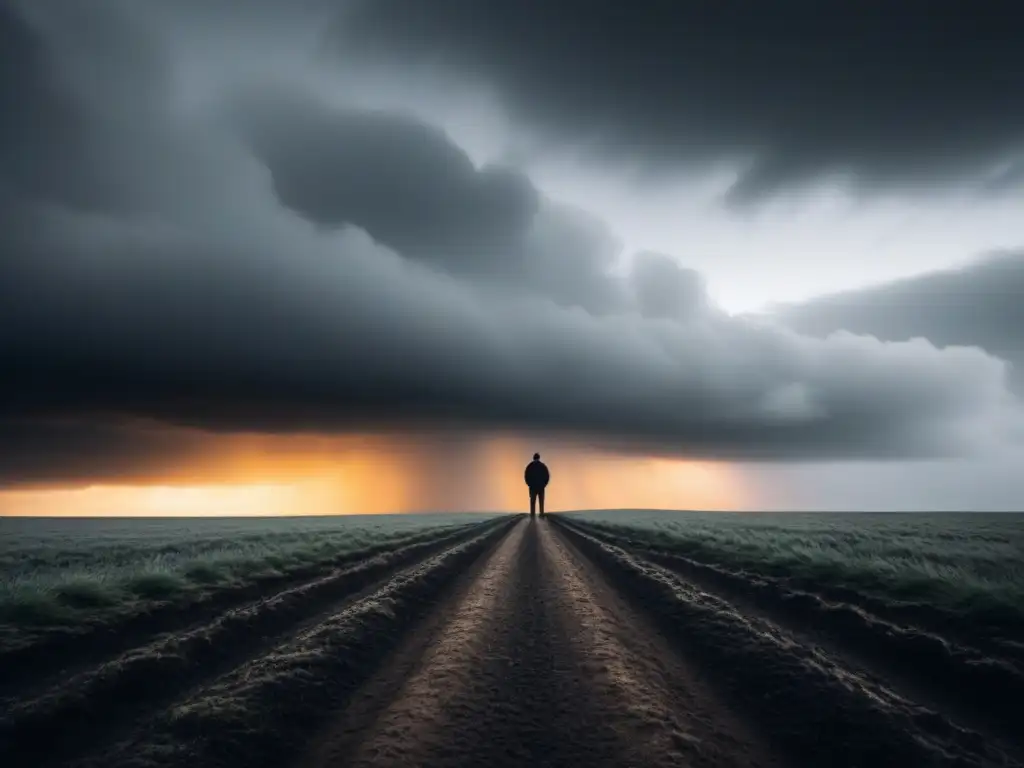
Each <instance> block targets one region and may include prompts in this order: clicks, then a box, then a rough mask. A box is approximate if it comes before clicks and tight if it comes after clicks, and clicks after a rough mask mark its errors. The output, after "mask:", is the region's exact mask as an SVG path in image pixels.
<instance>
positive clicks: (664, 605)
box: [556, 521, 1020, 768]
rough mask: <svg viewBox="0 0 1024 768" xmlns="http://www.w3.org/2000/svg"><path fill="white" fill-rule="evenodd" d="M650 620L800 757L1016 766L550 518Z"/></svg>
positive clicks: (844, 762)
mask: <svg viewBox="0 0 1024 768" xmlns="http://www.w3.org/2000/svg"><path fill="white" fill-rule="evenodd" d="M556 525H557V526H559V528H560V530H562V531H565V533H566V535H567V536H568V537H569V539H570V541H572V542H574V543H575V544H577V545H578V546H579V547H580V548H581V549H582V551H583V552H584V553H585V554H586V555H587V556H588V557H589V558H591V559H592V560H594V561H595V562H596V563H597V564H598V565H599V566H600V567H601V568H602V570H603V571H605V572H606V573H607V574H608V575H609V577H610V578H611V579H612V580H613V581H614V582H615V583H616V584H617V585H618V587H619V589H621V590H622V592H623V593H624V594H628V595H629V596H630V598H631V600H632V601H633V602H634V603H635V604H637V605H640V606H642V607H643V609H644V611H645V612H646V613H647V614H648V615H650V616H651V617H652V618H654V619H655V620H656V621H657V622H658V625H659V626H660V627H661V629H662V630H663V631H664V633H665V634H666V636H667V637H669V638H671V640H672V642H673V644H674V645H675V646H676V647H677V648H679V649H680V652H681V653H682V654H684V655H685V656H687V657H692V658H694V659H695V660H697V661H699V662H700V663H701V664H702V668H703V670H705V671H706V672H707V673H708V675H709V677H711V678H713V679H714V680H715V681H716V687H718V688H720V689H721V690H722V691H723V694H725V695H728V696H729V698H730V700H731V701H733V702H735V704H736V706H737V707H738V708H741V709H742V710H744V711H745V712H747V713H748V714H749V716H750V717H751V718H754V719H756V720H757V721H759V722H760V724H761V725H762V726H763V727H765V728H770V729H771V730H772V732H773V734H774V738H775V740H776V741H777V743H778V744H779V746H780V747H781V748H784V749H785V750H786V751H787V752H788V753H789V755H790V756H791V758H792V759H793V760H794V761H795V762H796V763H798V764H802V765H830V766H837V767H838V766H851V767H852V766H864V765H874V766H878V768H883V767H884V768H888V767H889V766H892V767H893V768H896V766H900V767H902V766H906V765H915V766H917V765H919V766H929V767H931V766H1011V765H1013V766H1019V765H1020V764H1019V763H1018V762H1016V761H1015V760H1014V759H1013V758H1011V757H1009V756H1008V755H1007V754H1006V753H1005V752H1004V751H1002V750H1000V749H999V748H998V747H996V746H994V745H992V744H989V743H986V740H985V738H984V737H983V736H982V735H980V734H979V733H977V732H975V731H972V730H970V729H967V728H963V727H960V726H957V725H956V724H954V723H952V722H950V721H949V720H948V718H946V717H944V716H943V715H941V714H939V713H937V712H934V711H931V710H928V709H927V708H925V707H922V706H920V705H918V704H915V703H914V702H913V701H909V700H907V699H906V698H904V697H902V696H900V695H899V694H897V693H895V692H894V691H893V690H891V689H890V688H889V687H887V686H886V685H885V684H884V682H882V681H877V680H873V679H869V678H867V677H865V676H864V675H862V674H859V673H858V672H857V671H856V670H853V669H850V668H849V667H847V666H846V665H844V664H843V662H842V660H841V659H837V658H835V657H834V656H832V655H830V654H828V653H827V652H825V651H823V650H822V649H820V648H817V647H814V646H810V645H806V644H803V643H801V642H799V640H797V639H795V638H793V637H791V636H789V635H788V634H787V633H785V632H784V631H782V630H780V629H779V628H778V627H777V626H775V625H773V624H772V623H770V622H766V621H764V620H762V619H760V618H759V617H757V616H755V615H752V614H748V613H744V612H743V611H742V610H738V609H737V607H736V606H734V605H732V604H730V603H729V602H727V601H724V600H722V599H720V598H717V597H715V596H713V595H711V594H708V593H707V592H705V591H703V590H700V589H698V588H696V587H694V586H693V585H692V584H690V583H689V582H687V581H686V580H684V579H681V578H680V577H679V576H678V575H676V574H673V573H671V572H670V571H667V570H665V569H663V568H661V567H659V566H657V565H655V564H653V563H650V562H647V561H644V560H643V559H637V558H635V557H633V556H631V555H630V554H629V553H628V552H627V551H626V550H624V549H622V548H621V547H618V546H616V545H614V544H612V543H610V542H604V541H601V540H600V539H597V538H594V537H592V536H590V535H588V534H587V533H586V532H584V531H583V530H581V529H580V528H578V527H577V526H575V525H573V524H571V523H570V524H566V523H565V522H564V521H558V522H557V523H556Z"/></svg>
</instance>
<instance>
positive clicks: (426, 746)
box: [0, 517, 1020, 768]
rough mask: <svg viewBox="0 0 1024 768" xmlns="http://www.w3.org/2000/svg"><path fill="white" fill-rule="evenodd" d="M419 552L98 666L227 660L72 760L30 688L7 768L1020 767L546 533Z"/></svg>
mask: <svg viewBox="0 0 1024 768" xmlns="http://www.w3.org/2000/svg"><path fill="white" fill-rule="evenodd" d="M419 546H421V547H423V549H422V551H420V550H416V552H412V553H405V554H403V555H400V556H399V555H397V554H396V555H395V557H394V558H392V559H390V560H388V559H385V560H380V559H378V560H377V561H375V562H377V565H376V566H375V567H376V568H377V570H376V571H374V572H373V573H374V575H375V577H376V579H375V580H374V579H370V578H369V577H366V578H363V579H361V580H358V579H357V580H355V581H354V582H353V585H354V586H353V588H352V590H351V591H350V592H349V593H346V592H345V589H344V588H343V587H342V586H339V585H341V584H343V583H347V582H344V579H345V578H346V577H345V573H347V572H345V573H342V574H339V575H336V576H333V577H330V579H329V583H330V584H331V585H333V586H332V587H331V592H330V602H329V603H326V604H325V603H323V602H321V601H319V600H312V599H311V598H309V599H308V600H307V601H306V602H302V601H300V602H294V601H296V600H298V598H295V597H292V598H291V599H292V600H293V602H292V603H291V605H292V607H291V609H290V610H288V611H283V610H281V609H277V608H272V607H271V608H266V607H260V608H259V609H256V615H257V616H261V617H262V618H261V619H260V620H259V621H258V626H260V627H261V628H263V630H261V631H266V632H267V634H265V635H264V636H263V639H262V640H257V639H254V638H253V637H251V636H245V637H246V638H247V641H246V643H243V644H242V645H244V646H245V647H244V649H242V648H241V646H239V638H240V637H242V635H240V634H239V633H238V632H237V631H236V632H233V633H227V634H224V633H225V632H226V630H224V629H223V628H222V627H221V628H218V629H214V628H211V627H212V625H210V626H207V625H204V628H198V629H197V628H194V627H193V628H191V629H189V630H188V631H187V632H186V631H184V630H183V631H182V632H180V633H177V634H175V633H172V634H171V639H170V640H169V639H168V638H164V639H162V640H159V641H156V640H155V641H153V643H152V644H151V645H150V646H147V647H149V648H150V650H149V651H146V652H143V651H142V650H140V649H135V650H134V651H130V652H128V653H127V654H125V655H122V656H118V657H117V658H116V659H114V660H111V661H108V662H106V667H105V668H106V669H107V672H106V673H105V674H106V677H102V678H101V679H102V680H105V681H106V682H104V683H103V685H102V686H101V687H100V688H99V689H97V688H96V687H95V686H96V683H95V675H97V674H99V672H98V671H97V670H95V669H94V670H91V671H90V670H86V671H85V672H81V673H79V675H78V677H76V678H73V679H71V680H70V681H67V682H65V684H64V688H65V689H70V690H74V689H75V686H76V685H77V686H79V688H80V689H81V691H82V692H85V693H80V694H79V695H80V696H86V695H88V693H87V692H88V691H93V692H95V690H110V688H111V686H113V687H114V689H118V688H117V681H118V680H119V679H120V678H119V674H118V672H117V670H123V669H125V668H127V667H126V666H125V665H126V664H128V663H129V662H130V660H131V659H132V658H136V659H137V658H139V657H140V654H141V657H142V658H150V657H152V656H153V655H154V654H156V655H157V656H161V655H163V656H166V655H167V654H168V653H169V651H168V650H167V649H166V647H165V646H166V643H168V642H177V643H179V645H180V644H182V643H183V644H184V645H180V647H183V648H186V649H192V648H193V646H192V645H190V644H188V643H187V642H186V641H185V640H184V639H183V638H185V637H194V636H195V635H196V633H197V632H198V633H199V635H200V636H201V637H203V638H205V640H204V642H206V644H207V645H211V644H212V645H214V646H215V645H217V644H218V643H220V644H221V645H220V647H221V648H222V649H223V650H222V652H221V653H220V654H217V655H216V658H215V659H214V660H210V658H208V654H207V655H203V654H198V655H196V653H197V652H196V651H194V650H188V651H187V654H192V655H188V656H187V659H186V662H187V663H185V665H184V667H182V668H183V669H185V670H188V671H187V673H186V676H187V677H188V678H189V681H188V684H187V685H184V684H182V685H177V686H176V685H175V684H174V678H172V677H167V676H161V674H159V671H160V670H162V669H163V667H162V666H161V665H160V664H158V663H156V662H153V661H150V662H148V665H147V666H146V667H145V669H150V670H155V671H154V672H153V674H152V675H151V677H150V678H148V685H144V684H140V683H139V680H136V683H135V684H134V685H133V686H131V687H124V686H122V688H120V689H118V690H123V691H124V692H126V695H127V692H129V691H130V692H132V695H133V696H135V697H136V700H135V701H134V702H133V703H131V704H130V705H128V706H126V705H125V702H124V701H123V700H120V704H119V705H118V706H114V707H112V708H111V709H110V718H111V721H110V722H107V721H105V720H104V719H103V711H102V708H101V710H100V711H99V712H98V713H94V714H93V722H94V724H95V728H94V729H93V732H92V733H91V738H89V739H84V737H83V739H84V740H83V741H81V742H79V743H77V744H76V743H72V744H70V746H65V747H64V748H61V749H58V748H57V747H55V746H53V745H52V744H48V743H46V742H45V739H44V741H43V742H39V741H38V739H39V738H41V737H42V735H43V734H44V733H45V732H46V728H47V727H48V726H57V725H59V724H60V722H61V721H60V720H59V719H54V718H56V717H57V715H55V714H54V713H59V712H60V711H62V710H60V708H59V707H57V706H56V705H55V704H54V697H55V696H56V697H57V699H58V700H59V699H60V696H59V695H58V694H57V693H52V692H51V693H50V694H41V693H39V692H38V691H35V692H33V694H32V697H29V698H28V699H26V700H24V701H20V702H17V703H16V704H15V705H14V706H11V707H9V709H8V712H7V713H6V715H5V717H4V719H3V721H2V724H3V726H4V729H3V730H2V731H0V738H3V737H7V738H8V739H9V740H8V742H7V745H8V748H9V749H8V752H7V754H11V755H13V756H14V757H15V759H14V760H13V761H10V762H8V761H7V760H5V761H4V763H5V765H13V766H18V765H29V764H31V765H35V766H45V765H58V764H59V765H79V766H101V765H102V766H103V767H104V768H111V766H118V765H138V766H169V765H185V764H190V765H204V766H225V768H234V767H235V766H242V765H246V766H262V765H266V766H289V767H290V768H321V767H325V768H326V767H327V766H337V767H338V768H341V767H342V766H352V767H359V768H371V767H375V766H380V767H384V766H387V767H389V768H391V767H394V768H399V767H401V766H439V767H440V768H446V767H449V766H484V767H485V768H498V767H499V766H519V765H528V766H587V768H601V767H602V766H652V767H655V768H656V767H657V766H670V765H672V766H694V767H700V766H737V767H738V766H823V765H831V766H868V765H870V766H872V768H884V767H886V766H1016V765H1020V763H1019V762H1017V761H1018V760H1019V758H1020V755H1019V744H1017V743H1015V740H1014V738H1013V736H1012V735H1010V736H1007V735H1006V733H1007V731H1006V729H1000V728H999V727H994V729H993V730H991V731H990V730H988V729H987V728H986V727H985V723H984V722H980V723H979V722H974V721H972V722H970V724H966V721H965V720H964V717H961V715H960V713H959V712H957V711H955V708H953V709H951V710H950V711H944V710H942V709H940V708H936V707H935V706H934V702H933V701H931V700H929V701H928V703H927V705H926V704H923V703H921V701H918V700H915V699H914V694H913V691H912V690H911V687H907V686H904V685H903V684H902V683H896V684H892V685H890V684H889V682H888V681H887V680H886V679H885V678H884V677H882V676H880V675H877V674H874V673H873V672H872V670H870V669H867V668H864V667H862V666H859V665H858V663H856V662H854V661H850V660H849V659H847V658H846V657H845V656H844V655H843V654H842V653H839V652H838V651H837V650H836V649H834V648H831V647H828V646H825V645H818V644H816V643H813V642H812V641H810V640H809V639H808V638H807V636H805V635H803V634H800V633H799V632H795V631H790V629H789V628H787V627H784V626H783V625H781V624H778V623H776V622H774V621H773V620H772V617H771V616H767V615H763V614H760V613H758V612H757V611H754V610H752V609H751V610H748V609H749V608H750V606H747V605H745V604H743V603H742V601H738V602H735V601H734V602H729V601H728V600H727V599H726V598H723V597H722V596H720V595H715V594H712V593H711V592H708V591H705V590H704V589H703V588H699V587H697V586H696V585H695V583H694V582H693V580H688V579H687V578H686V577H685V575H682V574H680V573H678V572H673V571H672V570H671V569H668V568H663V567H661V566H660V565H658V564H656V563H654V562H653V561H651V560H648V559H644V558H643V557H641V556H640V555H638V554H637V553H633V552H630V551H629V550H628V549H625V548H621V547H618V546H616V545H615V544H614V543H610V542H608V541H602V540H601V539H599V538H597V537H595V536H593V535H591V533H589V532H588V531H587V530H585V529H584V528H579V527H577V526H575V525H572V524H569V523H567V522H564V521H561V520H558V519H556V518H555V517H551V518H549V519H543V520H536V521H535V520H529V519H523V518H513V519H509V520H507V521H499V522H497V523H488V524H485V525H483V526H480V528H479V531H474V532H470V533H467V534H465V535H462V536H460V537H458V538H455V539H452V540H450V541H448V540H446V541H439V542H438V543H436V544H433V545H429V546H427V545H419ZM382 563H383V564H382ZM389 563H390V564H389ZM323 581H324V579H320V580H319V581H318V582H317V583H318V584H320V583H322V582H323ZM305 589H306V587H305V586H303V585H300V586H298V587H293V588H291V591H290V592H288V594H289V595H291V594H292V593H295V592H296V590H297V591H298V594H300V595H301V594H304V590H305ZM318 589H319V590H321V592H322V591H323V590H324V589H325V588H324V587H323V586H320V587H318ZM266 604H267V601H265V602H264V603H261V606H265V605H266ZM269 604H270V605H271V606H273V605H275V603H274V600H273V599H271V600H270V601H269ZM296 606H298V607H296ZM239 610H249V609H248V608H240V609H239ZM268 611H269V612H270V613H269V614H268ZM273 617H279V618H273ZM222 623H223V622H222ZM217 626H218V627H220V625H217ZM218 638H219V639H218ZM159 643H164V646H159ZM157 646H159V647H160V648H163V649H164V650H153V648H154V647H157ZM229 648H234V649H235V650H234V651H233V652H230V651H229V650H228V649H229ZM181 653H185V652H184V651H181V652H179V656H180V655H181ZM133 654H134V655H133ZM147 654H148V655H147ZM187 654H186V655H187ZM189 660H191V661H189ZM111 670H114V671H111ZM132 674H133V675H136V676H137V677H139V679H140V680H145V679H146V678H145V673H143V672H139V671H138V670H136V671H134V672H132ZM90 675H92V677H90ZM83 676H84V677H83ZM79 678H81V680H80V681H79V682H75V681H76V680H78V679H79ZM90 681H93V682H90ZM112 681H113V682H112ZM89 685H92V686H93V687H92V688H90V687H89ZM66 695H67V694H66V691H65V697H66ZM48 696H49V698H48ZM108 698H109V697H108ZM104 706H106V705H104ZM55 707H56V708H55ZM129 711H131V712H132V713H133V716H131V717H129V716H128V715H127V712H129ZM965 717H966V718H967V720H968V721H970V720H971V717H970V716H969V715H967V716H965ZM31 729H34V730H31ZM26 734H28V735H26ZM33 734H34V735H33ZM3 747H4V744H3V742H0V749H3Z"/></svg>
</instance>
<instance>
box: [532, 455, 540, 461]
mask: <svg viewBox="0 0 1024 768" xmlns="http://www.w3.org/2000/svg"><path fill="white" fill-rule="evenodd" d="M533 460H534V461H540V454H539V453H535V454H533Z"/></svg>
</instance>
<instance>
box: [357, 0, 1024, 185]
mask: <svg viewBox="0 0 1024 768" xmlns="http://www.w3.org/2000/svg"><path fill="white" fill-rule="evenodd" d="M1022 21H1024V11H1022V10H1021V7H1020V4H1019V3H1015V2H1010V0H994V1H993V2H987V3H984V4H983V5H973V6H968V5H967V4H965V3H964V2H960V1H959V0H895V1H887V2H880V1H875V0H872V1H870V2H863V3H852V2H850V3H824V2H818V1H817V0H783V1H782V2H776V3H772V4H771V7H770V8H768V7H765V8H760V7H759V6H758V7H755V6H753V5H743V6H741V5H737V4H731V3H715V2H701V1H700V0H638V1H637V2H631V3H619V2H611V1H610V0H519V1H518V2H507V3H486V2H478V1H477V0H434V1H433V2H420V0H366V1H365V2H358V3H354V4H353V7H352V8H350V9H349V12H348V13H347V14H346V15H345V17H344V21H343V23H340V24H338V26H337V30H338V32H337V35H338V37H339V39H340V43H339V45H338V49H339V51H340V52H341V55H342V56H344V57H347V58H348V59H349V60H350V61H351V60H353V59H355V60H372V61H374V62H376V63H379V64H383V65H385V66H391V67H393V68H394V69H396V70H398V69H400V68H402V67H408V66H413V67H432V68H435V69H437V70H440V71H441V72H446V73H448V74H449V75H451V76H453V77H454V78H464V79H469V80H476V81H483V82H484V83H486V84H489V85H492V86H493V87H494V88H495V89H496V90H497V93H498V95H499V97H500V98H501V99H502V101H503V103H504V104H505V106H506V107H507V108H508V109H509V110H510V112H511V113H512V115H513V117H515V118H519V119H521V120H524V121H526V122H527V123H529V124H530V125H532V126H534V127H536V128H538V129H539V130H540V131H542V132H543V133H544V134H546V135H547V137H548V138H549V139H550V140H553V141H557V142H560V143H563V144H566V145H568V146H572V147H575V146H578V145H584V146H586V147H588V148H590V149H592V150H593V151H595V152H597V153H599V154H604V155H607V156H609V157H615V158H620V159H621V158H625V159H633V160H635V161H636V162H637V163H638V164H640V165H641V166H644V167H647V168H648V169H651V170H655V169H657V170H658V172H660V171H661V170H663V165H662V164H663V163H664V162H665V161H670V162H676V163H682V164H684V165H687V164H702V163H708V162H714V161H717V160H722V159H725V160H739V161H743V162H744V163H745V164H746V168H747V170H746V172H745V175H743V176H742V177H741V178H740V179H739V181H738V182H737V183H736V185H735V187H734V188H733V189H732V190H731V192H730V197H731V199H732V200H733V201H734V202H737V203H747V202H750V201H753V200H757V199H760V198H762V197H764V196H766V195H769V194H772V193H774V192H776V191H778V190H779V189H780V188H782V187H783V186H785V185H789V184H793V183H798V182H801V181H808V180H813V179H816V178H818V177H820V176H822V175H823V174H843V175H848V174H852V175H853V180H854V183H855V184H860V185H869V186H872V187H874V186H879V185H881V186H887V187H894V188H906V187H914V186H918V185H928V184H933V183H938V182H943V181H953V180H955V179H956V178H957V177H961V176H977V175H978V174H983V173H985V172H987V171H989V170H991V167H992V165H993V164H995V163H999V162H1000V161H1002V160H1003V159H1005V157H1006V156H1007V155H1008V154H1012V153H1014V152H1016V151H1019V150H1020V149H1021V147H1022V146H1024V100H1021V99H1020V97H1019V94H1020V93H1022V92H1024V46H1021V45H1020V32H1019V31H1020V28H1021V23H1022Z"/></svg>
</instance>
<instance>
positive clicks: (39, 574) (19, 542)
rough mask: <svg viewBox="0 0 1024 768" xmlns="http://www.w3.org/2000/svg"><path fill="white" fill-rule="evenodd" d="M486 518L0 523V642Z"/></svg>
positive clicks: (279, 573) (327, 561)
mask: <svg viewBox="0 0 1024 768" xmlns="http://www.w3.org/2000/svg"><path fill="white" fill-rule="evenodd" d="M485 517H487V516H485V515H463V514H459V515H454V514H452V515H353V516H345V517H291V518H129V519H125V518H89V519H82V518H75V519H69V518H6V519H0V574H2V576H0V642H3V641H5V640H6V641H8V642H9V641H12V640H13V639H14V637H13V636H17V635H21V634H24V633H25V632H26V631H28V630H31V629H32V628H36V629H43V628H60V627H67V628H72V627H74V626H75V625H78V624H81V623H83V622H90V623H95V622H102V621H105V620H115V619H118V618H123V617H125V616H127V615H131V614H134V613H139V612H142V611H146V610H148V609H150V608H151V607H152V606H154V605H155V604H158V603H166V602H167V601H175V602H181V603H184V602H188V601H190V600H194V599H197V598H199V597H200V596H202V595H203V594H204V593H208V592H211V591H215V590H218V589H225V588H230V587H236V586H240V585H244V584H246V583H248V582H252V581H256V580H260V579H268V578H269V579H272V578H275V577H282V576H286V575H288V574H290V573H294V572H297V571H304V570H314V569H316V568H317V567H320V566H324V567H326V566H327V565H329V564H330V563H331V562H332V561H334V560H336V559H338V558H339V557H343V556H346V555H350V554H354V553H358V552H361V551H363V550H367V549H369V548H372V547H380V546H385V545H392V544H397V543H399V542H402V541H406V540H415V539H416V538H417V537H420V536H426V535H433V534H437V533H438V532H440V531H441V530H442V529H444V528H455V527H458V526H462V525H465V524H467V523H471V522H477V521H479V520H481V519H484V518H485Z"/></svg>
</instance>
